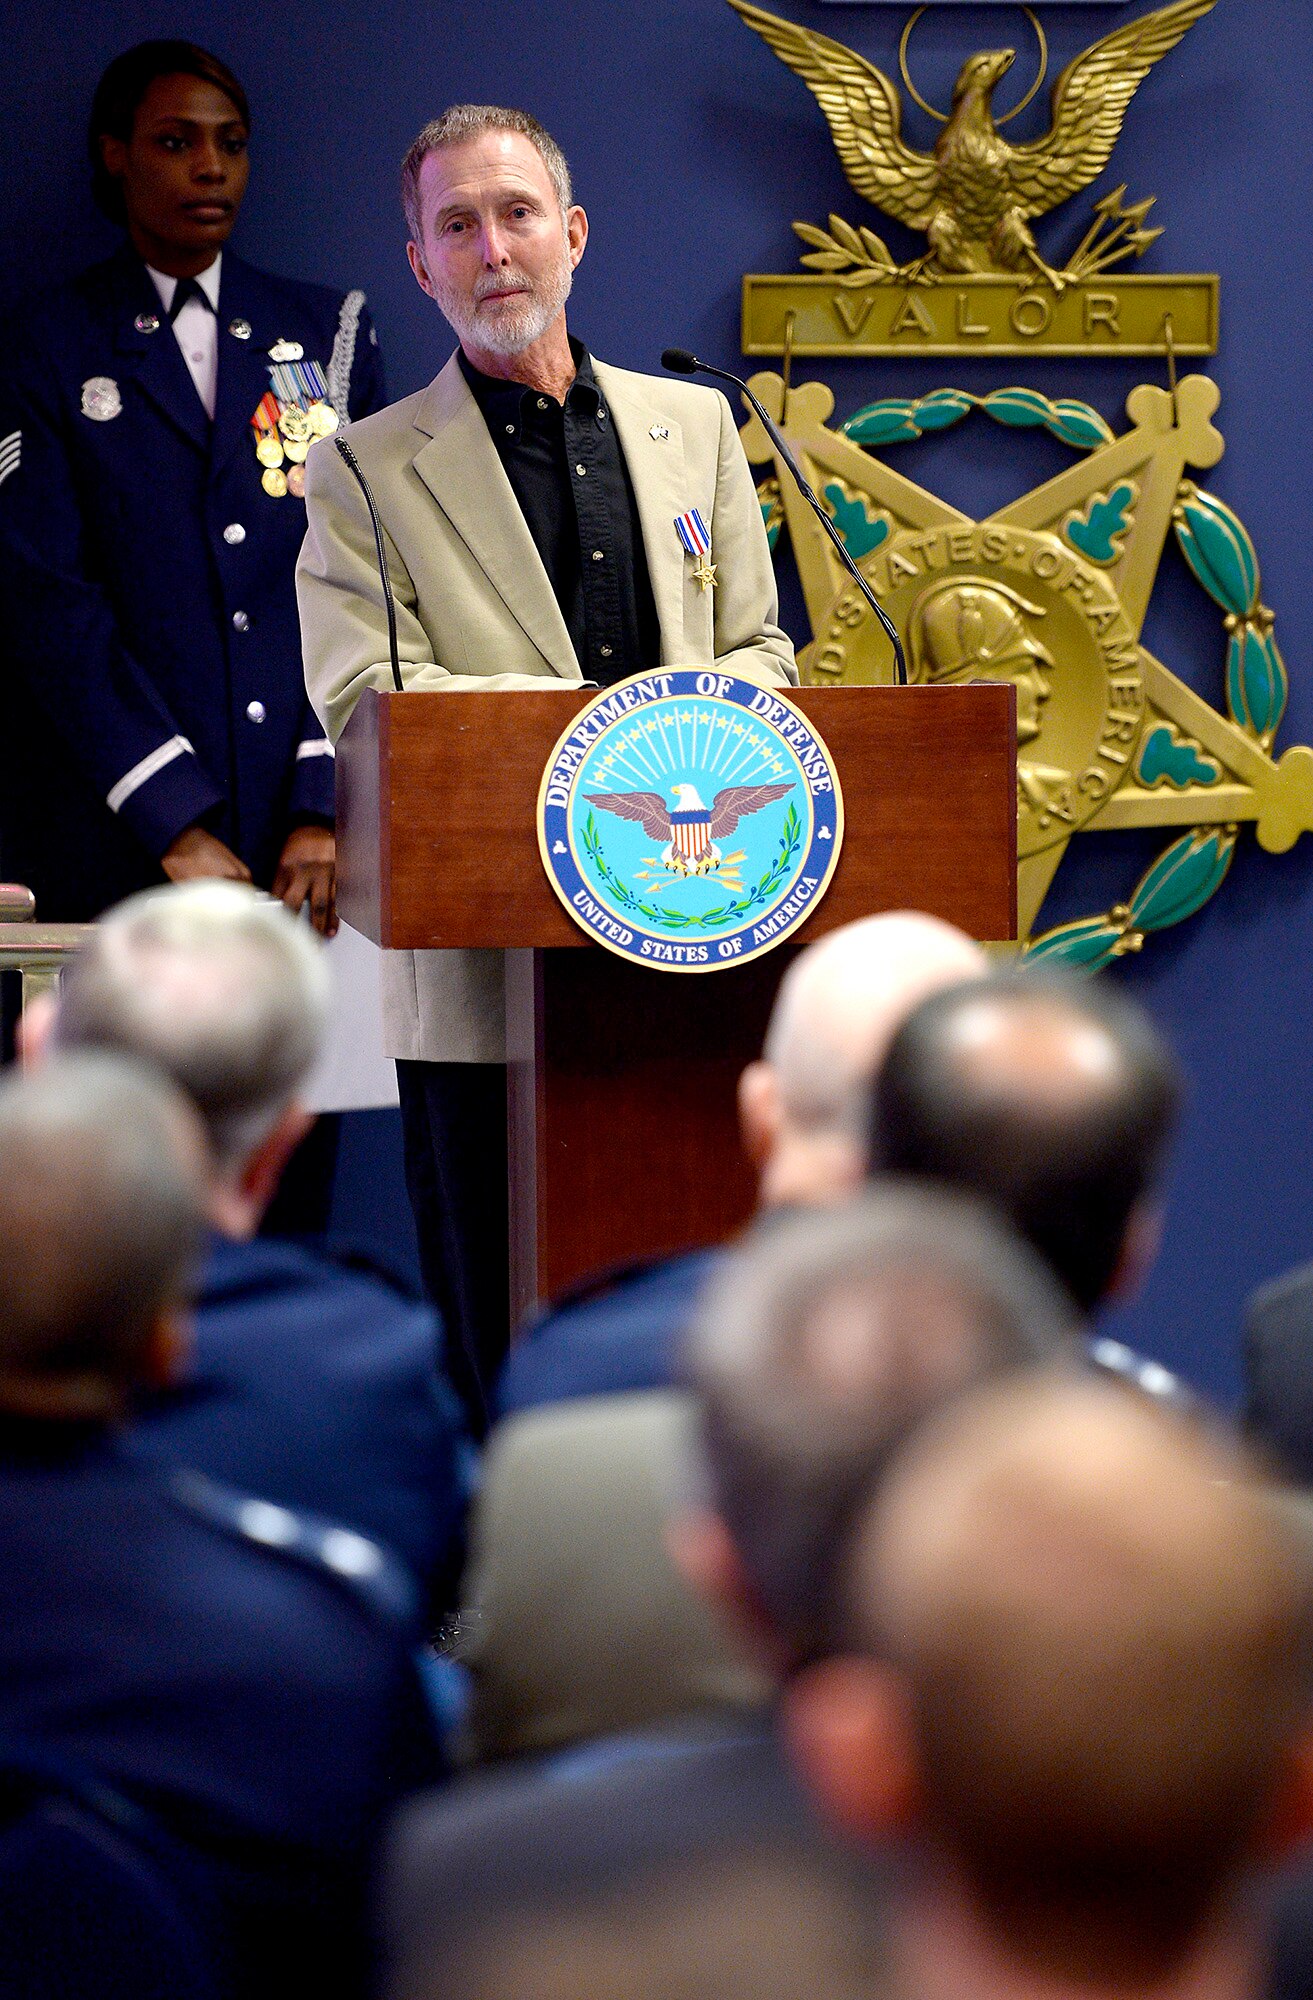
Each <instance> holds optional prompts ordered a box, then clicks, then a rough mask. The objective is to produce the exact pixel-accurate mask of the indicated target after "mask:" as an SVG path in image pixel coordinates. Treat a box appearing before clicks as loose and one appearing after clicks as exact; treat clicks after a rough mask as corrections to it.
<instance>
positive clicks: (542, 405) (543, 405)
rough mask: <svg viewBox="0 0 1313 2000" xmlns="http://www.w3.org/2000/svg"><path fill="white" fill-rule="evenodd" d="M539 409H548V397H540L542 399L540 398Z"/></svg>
mask: <svg viewBox="0 0 1313 2000" xmlns="http://www.w3.org/2000/svg"><path fill="white" fill-rule="evenodd" d="M538 408H539V409H540V410H545V409H546V408H547V398H546V396H540V397H539V398H538Z"/></svg>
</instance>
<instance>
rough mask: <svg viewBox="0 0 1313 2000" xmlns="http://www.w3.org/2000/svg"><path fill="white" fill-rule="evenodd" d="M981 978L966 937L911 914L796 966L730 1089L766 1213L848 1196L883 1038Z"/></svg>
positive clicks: (982, 962)
mask: <svg viewBox="0 0 1313 2000" xmlns="http://www.w3.org/2000/svg"><path fill="white" fill-rule="evenodd" d="M988 966H989V961H988V959H987V958H986V956H985V954H984V952H983V951H982V950H981V948H980V946H979V945H978V944H974V943H973V942H972V940H971V939H970V938H969V937H967V935H966V933H965V932H964V931H959V930H956V929H955V928H954V927H953V925H952V924H946V923H942V922H941V921H940V919H939V918H938V917H927V916H924V915H922V914H921V913H920V912H919V911H914V910H892V911H888V912H886V913H885V914H883V915H881V916H878V917H863V918H862V919H861V920H860V921H859V922H857V923H855V924H845V925H844V926H843V927H842V929H840V930H837V931H831V932H829V934H828V935H827V936H825V937H823V938H819V939H818V940H817V942H816V943H815V944H813V945H809V946H808V948H807V950H806V951H804V952H802V953H801V954H800V955H799V956H798V957H797V958H796V959H795V960H794V962H793V964H792V965H791V966H790V967H789V969H788V971H787V972H786V973H785V975H784V978H783V979H782V980H781V982H780V990H779V993H778V994H777V996H776V1000H775V1006H774V1008H773V1010H772V1012H771V1018H770V1025H769V1027H768V1028H767V1030H766V1041H765V1045H764V1047H763V1049H762V1053H761V1057H760V1059H759V1060H758V1061H756V1062H752V1063H749V1064H748V1067H747V1068H746V1069H745V1070H744V1072H743V1074H742V1076H741V1078H740V1079H739V1123H740V1127H741V1130H742V1133H743V1144H744V1148H745V1150H746V1152H747V1154H748V1157H749V1159H750V1160H751V1161H752V1163H753V1165H754V1166H755V1167H756V1169H757V1172H758V1174H759V1176H760V1201H761V1205H762V1207H763V1208H771V1207H781V1206H787V1205H792V1204H807V1205H810V1204H813V1203H815V1204H822V1203H826V1202H831V1201H844V1200H846V1199H847V1198H848V1196H849V1195H850V1194H852V1193H853V1191H854V1189H855V1188H857V1187H858V1186H859V1185H860V1183H861V1179H862V1175H863V1173H864V1171H865V1168H866V1155H867V1126H868V1123H869V1107H870V1094H871V1083H872V1080H873V1078H874V1076H875V1073H876V1070H877V1069H878V1068H879V1066H880V1063H881V1062H882V1060H883V1058H884V1054H885V1050H886V1049H887V1048H888V1046H889V1041H890V1038H891V1036H892V1035H893V1034H894V1032H895V1030H896V1029H897V1028H898V1026H899V1024H900V1023H901V1022H902V1021H903V1020H904V1019H905V1018H906V1017H907V1015H908V1014H909V1013H910V1011H911V1009H912V1008H913V1007H915V1006H917V1005H918V1003H919V1002H920V1001H922V1000H924V999H925V998H926V996H927V995H928V994H931V993H936V992H938V991H939V989H940V988H941V987H944V986H956V985H958V984H959V983H960V982H962V981H963V980H968V979H974V978H978V977H981V976H982V975H983V974H984V973H985V972H986V971H987V970H988Z"/></svg>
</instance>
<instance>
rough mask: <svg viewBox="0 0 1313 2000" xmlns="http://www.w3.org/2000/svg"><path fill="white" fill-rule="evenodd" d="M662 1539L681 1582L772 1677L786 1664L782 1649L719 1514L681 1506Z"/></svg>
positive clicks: (708, 1510)
mask: <svg viewBox="0 0 1313 2000" xmlns="http://www.w3.org/2000/svg"><path fill="white" fill-rule="evenodd" d="M665 1539H666V1552H667V1554H668V1555H669V1557H670V1560H671V1562H672V1563H673V1564H674V1566H675V1568H676V1569H677V1570H678V1572H679V1574H680V1575H681V1576H682V1577H683V1579H684V1581H685V1583H687V1584H688V1585H689V1586H690V1588H691V1589H692V1590H694V1591H695V1592H696V1593H697V1595H698V1596H699V1597H700V1598H702V1600H703V1601H704V1603H707V1604H710V1605H711V1607H712V1609H713V1610H715V1611H717V1612H718V1613H719V1614H720V1616H721V1617H722V1618H723V1619H724V1620H725V1622H726V1623H727V1624H728V1625H729V1627H730V1629H731V1631H732V1632H733V1633H734V1636H735V1637H736V1638H737V1639H738V1641H739V1643H740V1645H742V1646H744V1647H745V1648H746V1650H747V1652H748V1654H749V1655H750V1657H751V1658H752V1659H753V1660H754V1661H755V1662H756V1664H757V1665H758V1666H761V1667H764V1668H765V1669H766V1671H767V1672H768V1673H769V1674H770V1675H771V1676H772V1677H773V1678H778V1676H779V1675H781V1674H782V1673H783V1672H784V1670H785V1668H786V1666H787V1665H788V1656H787V1649H786V1648H785V1645H784V1642H783V1640H782V1639H781V1638H780V1636H779V1634H778V1633H777V1632H776V1630H775V1627H774V1625H773V1624H772V1623H771V1620H770V1618H769V1616H768V1614H767V1612H766V1609H765V1607H764V1606H763V1604H762V1602H761V1599H760V1598H759V1597H758V1595H757V1592H756V1590H755V1589H754V1588H753V1583H752V1579H751V1577H750V1576H749V1575H748V1572H747V1570H746V1569H745V1568H744V1566H743V1559H742V1557H741V1556H740V1555H739V1552H738V1550H737V1549H736V1548H735V1546H734V1542H733V1539H732V1537H731V1535H730V1532H729V1529H728V1528H727V1527H726V1526H725V1523H724V1522H723V1521H722V1520H721V1518H720V1516H719V1514H716V1513H713V1512H712V1510H711V1508H709V1507H698V1508H694V1507H686V1508H685V1509H684V1510H683V1511H682V1512H681V1513H679V1514H676V1515H675V1516H674V1518H673V1519H672V1520H671V1521H668V1522H667V1524H666V1531H665Z"/></svg>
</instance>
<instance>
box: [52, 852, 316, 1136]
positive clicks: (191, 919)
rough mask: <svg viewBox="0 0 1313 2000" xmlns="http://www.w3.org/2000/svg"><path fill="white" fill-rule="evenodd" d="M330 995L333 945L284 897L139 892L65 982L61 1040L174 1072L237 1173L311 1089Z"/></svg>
mask: <svg viewBox="0 0 1313 2000" xmlns="http://www.w3.org/2000/svg"><path fill="white" fill-rule="evenodd" d="M328 998H329V987H328V971H327V967H326V966H325V964H324V957H323V947H322V946H321V945H320V944H319V942H318V940H317V939H316V938H315V937H314V936H313V935H312V933H311V932H310V931H309V930H308V928H307V927H306V926H305V924H304V923H302V922H300V921H299V920H298V919H297V918H295V917H293V916H292V914H291V913H290V911H288V910H287V909H285V908H284V906H283V905H282V904H281V903H277V902H274V901H273V900H272V898H270V897H268V896H263V895H261V894H260V893H259V892H258V891H257V890H255V889H248V888H245V887H243V886H242V885H241V884H239V883H236V882H187V883H179V884H178V885H177V886H175V887H172V888H167V889H148V890H146V891H145V892H144V893H143V894H142V895H139V896H132V897H129V899H128V901H127V902H125V903H120V904H119V906H118V907H117V909H114V910H111V912H110V913H109V915H108V916H107V917H105V918H103V919H102V921H101V922H100V923H99V924H98V925H97V926H96V928H95V930H94V931H93V933H92V935H91V938H90V940H89V941H88V943H87V945H86V946H85V947H84V949H83V950H82V951H81V952H80V953H79V955H78V957H77V958H76V959H75V960H74V962H73V964H72V965H71V966H70V967H69V969H68V971H67V973H66V974H65V976H64V984H63V990H62V992H61V995H60V1002H59V1010H58V1013H57V1015H56V1021H55V1045H56V1046H57V1047H59V1048H64V1049H73V1048H100V1049H117V1050H120V1051H121V1052H123V1053H124V1054H126V1055H129V1056H133V1057H135V1058H136V1059H137V1060H138V1061H140V1062H145V1063H149V1064H151V1065H153V1066H154V1067H155V1068H157V1069H160V1070H163V1071H164V1073H165V1074H166V1075H167V1076H169V1077H170V1078H172V1080H173V1082H174V1083H175V1084H177V1086H178V1088H179V1089H180V1090H182V1091H184V1092H185V1093H186V1095H187V1096H188V1097H189V1098H190V1099H191V1100H192V1103H193V1104H194V1105H195V1106H196V1109H197V1110H198V1111H199V1112H200V1115H201V1118H202V1120H203V1121H204V1124H205V1127H206V1131H207V1133H208V1135H209V1140H210V1146H211V1150H212V1152H213V1155H214V1159H215V1162H216V1164H217V1165H218V1166H219V1168H220V1169H221V1170H223V1171H225V1172H228V1171H232V1170H233V1169H235V1168H237V1167H239V1166H240V1165H241V1164H242V1163H243V1162H244V1161H245V1160H246V1158H247V1157H248V1156H249V1155H250V1153H251V1152H252V1151H253V1149H254V1148H255V1147H256V1146H257V1145H258V1144H259V1143H260V1141H261V1140H262V1139H264V1138H265V1137H267V1135H268V1134H269V1132H271V1131H272V1129H273V1127H274V1126H275V1125H276V1124H277V1122H278V1119H279V1117H280V1116H281V1114H282V1112H283V1111H284V1110H285V1109H286V1107H287V1105H288V1104H289V1103H290V1101H291V1099H292V1098H293V1096H294V1095H295V1093H296V1091H297V1089H298V1088H299V1087H300V1085H301V1084H302V1083H304V1081H305V1079H306V1077H307V1075H308V1074H309V1071H310V1069H311V1066H312V1065H313V1063H314V1061H315V1058H316V1056H317V1055H318V1053H319V1048H320V1044H321V1042H322V1040H323V1035H324V1029H325V1026H326V1023H327V1015H328Z"/></svg>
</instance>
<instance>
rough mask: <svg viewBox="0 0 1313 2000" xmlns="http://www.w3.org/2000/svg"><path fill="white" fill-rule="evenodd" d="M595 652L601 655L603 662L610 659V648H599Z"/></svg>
mask: <svg viewBox="0 0 1313 2000" xmlns="http://www.w3.org/2000/svg"><path fill="white" fill-rule="evenodd" d="M597 650H598V652H599V653H600V654H601V655H602V658H603V659H604V660H609V659H610V657H611V648H610V647H609V646H599V647H598V649H597Z"/></svg>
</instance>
